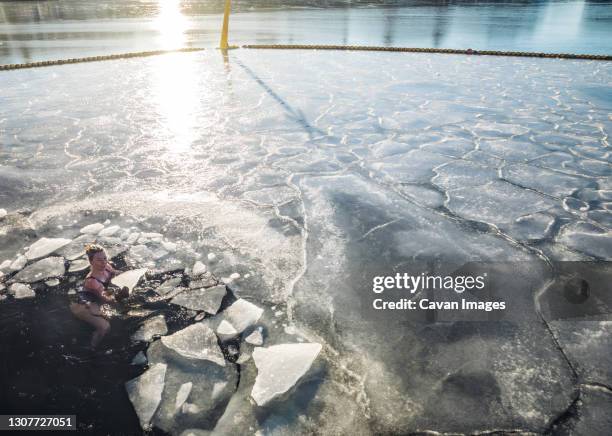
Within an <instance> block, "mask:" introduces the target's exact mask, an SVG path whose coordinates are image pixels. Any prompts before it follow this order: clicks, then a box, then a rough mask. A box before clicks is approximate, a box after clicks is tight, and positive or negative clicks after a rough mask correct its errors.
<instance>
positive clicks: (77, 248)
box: [56, 235, 111, 260]
mask: <svg viewBox="0 0 612 436" xmlns="http://www.w3.org/2000/svg"><path fill="white" fill-rule="evenodd" d="M95 239H96V238H95V236H93V235H81V236H79V237H77V238H75V239H73V240H72V242H71V243H70V244H68V245H65V246H63V247H62V248H60V249H59V250H56V253H57V254H58V255H59V256H62V257H63V258H64V259H68V260H75V259H78V258H80V257H84V256H85V244H88V243H91V242H93V241H94V240H95ZM109 257H111V256H109Z"/></svg>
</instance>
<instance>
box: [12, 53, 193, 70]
mask: <svg viewBox="0 0 612 436" xmlns="http://www.w3.org/2000/svg"><path fill="white" fill-rule="evenodd" d="M203 50H204V49H203V48H179V49H176V50H154V51H140V52H132V53H120V54H112V55H103V56H88V57H83V58H71V59H57V60H53V61H39V62H29V63H25V64H7V65H0V70H19V69H23V68H37V67H50V66H53V65H65V64H77V63H81V62H97V61H109V60H114V59H127V58H138V57H146V56H157V55H162V54H169V53H188V52H193V51H203Z"/></svg>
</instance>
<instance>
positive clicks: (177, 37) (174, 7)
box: [153, 0, 188, 50]
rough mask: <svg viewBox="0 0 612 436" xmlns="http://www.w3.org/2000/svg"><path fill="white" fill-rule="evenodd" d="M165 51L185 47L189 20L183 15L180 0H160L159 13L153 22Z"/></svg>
mask: <svg viewBox="0 0 612 436" xmlns="http://www.w3.org/2000/svg"><path fill="white" fill-rule="evenodd" d="M153 25H154V27H155V29H156V30H157V31H158V32H159V38H160V43H161V44H160V45H161V48H162V49H164V50H171V49H175V48H181V47H184V46H185V41H186V38H185V31H186V30H187V25H188V22H187V18H186V17H185V16H184V15H183V14H182V13H181V5H180V0H159V13H158V15H157V17H156V18H155V20H154V21H153Z"/></svg>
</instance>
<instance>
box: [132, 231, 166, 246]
mask: <svg viewBox="0 0 612 436" xmlns="http://www.w3.org/2000/svg"><path fill="white" fill-rule="evenodd" d="M163 237H164V235H162V234H161V233H146V232H144V233H141V234H140V237H139V238H138V243H139V244H147V243H149V242H159V243H161V241H162V239H163Z"/></svg>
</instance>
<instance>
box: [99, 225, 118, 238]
mask: <svg viewBox="0 0 612 436" xmlns="http://www.w3.org/2000/svg"><path fill="white" fill-rule="evenodd" d="M119 230H121V227H119V226H117V225H115V226H110V227H106V228H105V229H103V230H101V231H100V232H99V233H98V236H101V237H110V236H113V235H115V234H116V233H117V232H118V231H119Z"/></svg>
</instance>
